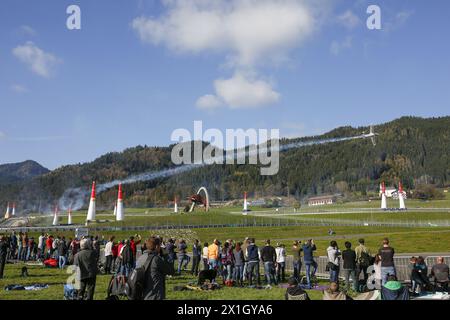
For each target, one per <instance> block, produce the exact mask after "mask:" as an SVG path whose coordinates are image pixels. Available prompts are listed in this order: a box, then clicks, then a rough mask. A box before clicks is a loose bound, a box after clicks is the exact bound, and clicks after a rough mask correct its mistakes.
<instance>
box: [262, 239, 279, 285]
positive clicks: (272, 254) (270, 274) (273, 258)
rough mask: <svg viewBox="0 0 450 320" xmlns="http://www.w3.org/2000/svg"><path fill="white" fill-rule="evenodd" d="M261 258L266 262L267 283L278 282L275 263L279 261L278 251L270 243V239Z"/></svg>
mask: <svg viewBox="0 0 450 320" xmlns="http://www.w3.org/2000/svg"><path fill="white" fill-rule="evenodd" d="M261 259H262V261H263V263H264V275H265V277H266V282H267V285H271V284H272V283H273V284H277V281H276V279H275V263H276V262H277V253H276V250H275V248H274V247H272V246H271V245H270V240H266V245H265V246H264V248H263V249H262V250H261Z"/></svg>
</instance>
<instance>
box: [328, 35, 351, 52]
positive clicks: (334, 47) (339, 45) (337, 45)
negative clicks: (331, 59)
mask: <svg viewBox="0 0 450 320" xmlns="http://www.w3.org/2000/svg"><path fill="white" fill-rule="evenodd" d="M352 42H353V38H352V37H350V36H347V37H345V39H344V40H342V41H337V40H334V41H333V42H331V46H330V52H331V53H332V54H334V55H335V56H337V55H339V54H340V53H341V52H342V50H344V49H349V48H351V47H352Z"/></svg>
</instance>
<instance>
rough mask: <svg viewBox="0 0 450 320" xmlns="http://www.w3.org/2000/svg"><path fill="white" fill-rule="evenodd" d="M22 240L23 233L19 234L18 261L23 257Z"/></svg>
mask: <svg viewBox="0 0 450 320" xmlns="http://www.w3.org/2000/svg"><path fill="white" fill-rule="evenodd" d="M22 240H23V233H22V232H19V236H18V237H17V260H20V258H21V256H22V248H23V247H22Z"/></svg>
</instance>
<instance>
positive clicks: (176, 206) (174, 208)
mask: <svg viewBox="0 0 450 320" xmlns="http://www.w3.org/2000/svg"><path fill="white" fill-rule="evenodd" d="M174 203H175V204H174V206H173V212H174V213H178V203H177V197H175V200H174Z"/></svg>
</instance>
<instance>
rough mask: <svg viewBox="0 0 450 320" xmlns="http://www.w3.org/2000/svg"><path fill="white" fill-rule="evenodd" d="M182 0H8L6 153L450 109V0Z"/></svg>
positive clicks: (3, 53) (48, 161)
mask: <svg viewBox="0 0 450 320" xmlns="http://www.w3.org/2000/svg"><path fill="white" fill-rule="evenodd" d="M182 3H184V5H182V4H181V2H180V1H179V0H164V1H156V0H149V1H144V0H140V1H138V0H132V1H118V0H109V1H106V0H98V1H87V0H82V1H75V0H72V1H64V0H45V1H44V0H43V1H22V0H3V1H1V2H0V114H1V117H0V119H1V121H0V163H9V162H18V161H23V160H27V159H33V160H36V161H38V162H40V163H41V164H43V165H44V166H46V167H48V168H50V169H54V168H56V167H58V166H61V165H65V164H72V163H78V162H86V161H92V160H94V159H95V158H96V157H98V156H100V155H102V154H104V153H106V152H110V151H121V150H123V149H124V148H127V147H132V146H135V145H138V144H141V145H144V144H146V145H168V144H170V143H171V141H170V135H171V133H172V131H173V130H174V129H177V128H186V129H189V130H190V131H191V132H192V130H193V121H194V120H203V124H204V127H205V129H206V128H219V129H222V130H225V129H226V128H244V129H247V128H267V129H271V128H279V129H280V131H281V134H282V135H283V136H289V137H294V136H304V135H314V134H320V133H323V132H326V131H328V130H330V129H333V128H335V127H337V126H342V125H354V126H359V125H368V124H371V123H375V124H376V123H381V122H385V121H390V120H393V119H395V118H398V117H400V116H402V115H416V116H423V117H430V116H443V115H449V110H450V106H449V104H450V59H449V57H450V43H449V41H448V40H447V38H448V30H450V19H449V12H450V3H449V2H448V1H446V0H436V1H433V5H430V4H427V3H428V2H427V1H424V0H420V1H419V0H408V1H407V0H398V1H378V0H372V1H364V0H357V1H344V0H341V1H339V0H330V1H324V0H316V1H312V0H311V1H301V0H299V1H293V0H264V1H258V2H255V0H242V1H240V2H239V1H237V0H235V1H228V2H227V1H216V2H215V4H214V5H211V3H209V1H208V0H184V2H182ZM71 4H77V5H79V6H80V8H81V30H68V29H67V28H66V19H67V17H68V15H67V14H66V8H67V7H68V6H69V5H71ZM370 4H376V5H379V6H380V8H381V14H382V16H381V17H382V30H368V29H367V27H366V19H367V17H368V16H369V15H368V14H367V13H366V9H367V7H368V5H370ZM268 8H269V9H271V10H267V9H268ZM274 8H275V10H274ZM278 9H279V10H278ZM242 17H245V19H242Z"/></svg>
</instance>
